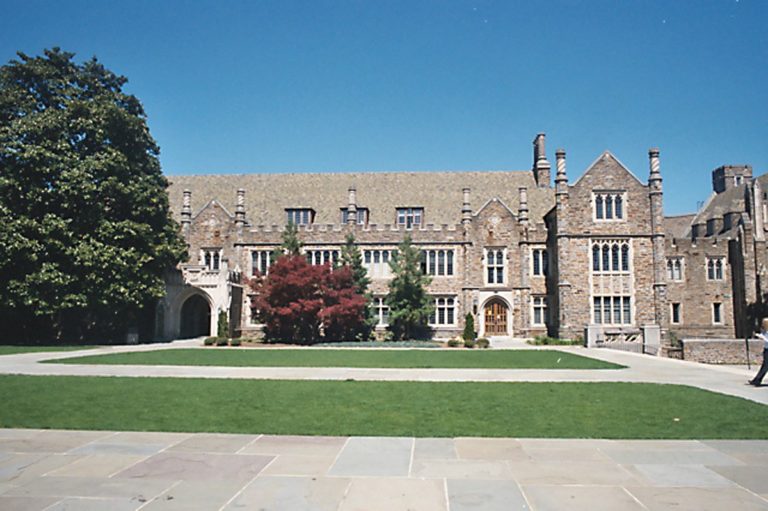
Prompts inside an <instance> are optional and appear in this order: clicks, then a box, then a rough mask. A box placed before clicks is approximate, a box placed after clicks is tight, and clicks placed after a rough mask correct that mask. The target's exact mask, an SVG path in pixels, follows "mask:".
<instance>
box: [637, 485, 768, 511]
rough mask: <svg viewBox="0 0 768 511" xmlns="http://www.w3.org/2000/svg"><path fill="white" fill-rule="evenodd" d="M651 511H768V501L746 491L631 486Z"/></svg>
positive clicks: (735, 489)
mask: <svg viewBox="0 0 768 511" xmlns="http://www.w3.org/2000/svg"><path fill="white" fill-rule="evenodd" d="M627 491H628V492H629V493H631V494H632V495H633V496H634V497H635V498H637V500H639V501H640V502H641V503H642V504H643V505H644V506H645V507H646V509H648V511H669V510H675V511H737V510H738V511H767V510H768V501H766V500H765V499H762V498H760V497H758V496H756V495H754V494H752V493H750V492H748V491H746V490H744V489H742V488H658V487H629V488H627Z"/></svg>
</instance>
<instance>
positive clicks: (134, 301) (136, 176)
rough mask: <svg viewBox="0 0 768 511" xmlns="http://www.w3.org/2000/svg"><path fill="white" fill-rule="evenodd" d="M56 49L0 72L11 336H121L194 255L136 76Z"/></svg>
mask: <svg viewBox="0 0 768 511" xmlns="http://www.w3.org/2000/svg"><path fill="white" fill-rule="evenodd" d="M73 59H74V54H72V53H67V52H63V51H61V50H59V49H58V48H54V49H52V50H46V51H45V52H44V55H42V56H35V57H30V56H27V55H25V54H23V53H19V54H18V59H14V60H11V61H10V62H9V63H8V64H6V65H4V66H2V67H0V218H2V220H1V221H0V282H2V285H0V337H2V338H5V339H6V340H9V339H10V340H22V338H27V339H30V338H43V337H49V336H53V337H57V338H59V339H64V340H75V339H83V338H94V337H95V336H99V337H98V339H97V340H104V336H110V337H118V336H122V334H123V333H124V332H125V328H126V327H130V326H132V325H135V324H136V323H137V322H139V323H144V322H143V321H141V320H140V316H141V314H142V313H143V312H142V311H146V310H149V309H151V305H152V303H153V302H154V301H155V300H156V299H157V298H159V297H161V296H162V295H163V293H164V281H163V274H164V272H165V271H166V270H167V269H168V268H170V267H173V266H174V265H175V264H176V263H177V262H178V261H180V260H181V259H182V258H183V257H184V251H185V246H184V243H183V240H182V239H181V238H180V236H179V231H178V226H177V224H176V223H175V222H174V221H173V220H172V219H171V217H170V214H169V207H168V196H167V193H166V187H167V185H168V183H167V181H166V179H165V177H163V175H162V172H161V170H160V163H159V160H158V154H159V148H158V146H157V144H156V143H155V141H154V140H153V139H152V136H151V135H150V133H149V129H148V127H147V119H146V114H145V112H144V109H143V107H142V105H141V103H140V102H139V100H138V99H137V98H136V97H134V96H132V95H130V94H127V93H125V92H124V91H123V86H124V85H125V83H126V81H127V80H126V78H124V77H122V76H118V75H116V74H114V73H113V72H111V71H109V70H107V69H106V68H105V67H104V66H103V65H102V64H101V63H99V62H98V61H97V60H96V58H92V59H90V60H87V61H85V62H83V63H77V62H75V61H74V60H73Z"/></svg>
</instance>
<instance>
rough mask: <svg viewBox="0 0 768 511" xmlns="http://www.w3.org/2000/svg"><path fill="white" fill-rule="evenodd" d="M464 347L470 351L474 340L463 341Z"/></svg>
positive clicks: (473, 345)
mask: <svg viewBox="0 0 768 511" xmlns="http://www.w3.org/2000/svg"><path fill="white" fill-rule="evenodd" d="M464 347H465V348H469V349H472V348H474V347H475V340H474V339H464Z"/></svg>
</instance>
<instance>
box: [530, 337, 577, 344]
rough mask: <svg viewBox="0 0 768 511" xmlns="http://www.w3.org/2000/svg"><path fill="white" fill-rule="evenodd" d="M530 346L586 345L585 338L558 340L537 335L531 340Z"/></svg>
mask: <svg viewBox="0 0 768 511" xmlns="http://www.w3.org/2000/svg"><path fill="white" fill-rule="evenodd" d="M528 344H534V345H536V346H580V345H583V344H584V338H582V337H576V338H574V339H558V338H557V337H549V336H546V335H537V336H536V337H534V338H533V339H529V340H528Z"/></svg>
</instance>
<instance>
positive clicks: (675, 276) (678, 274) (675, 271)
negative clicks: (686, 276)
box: [667, 257, 683, 282]
mask: <svg viewBox="0 0 768 511" xmlns="http://www.w3.org/2000/svg"><path fill="white" fill-rule="evenodd" d="M667 280H669V281H672V282H681V281H682V280H683V258H682V257H670V258H668V259H667Z"/></svg>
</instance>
